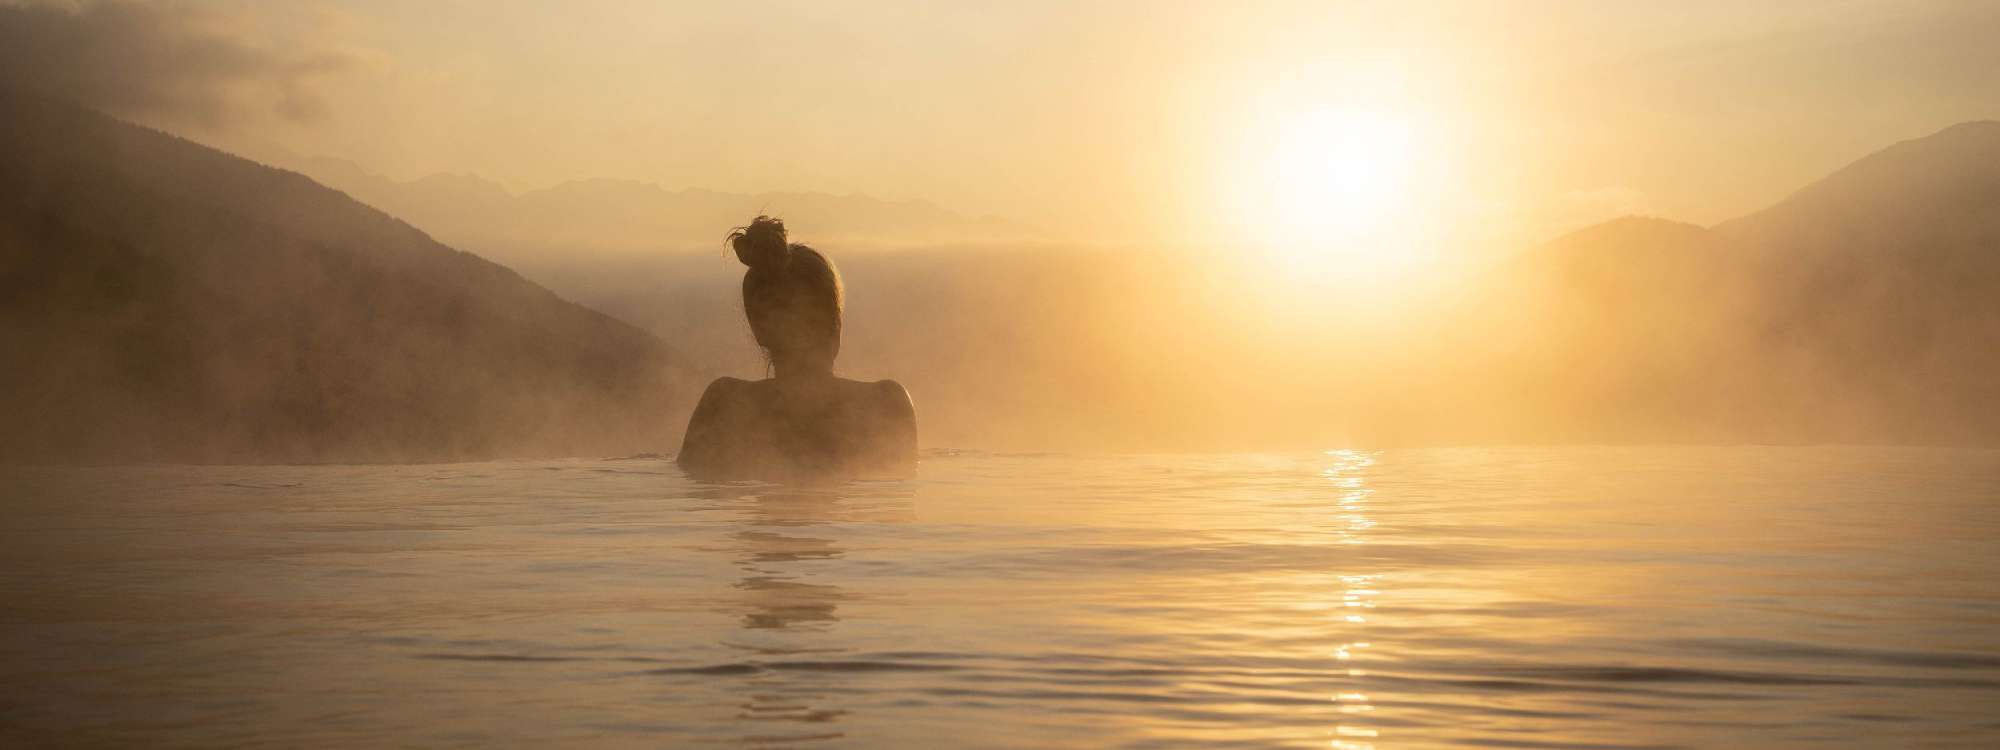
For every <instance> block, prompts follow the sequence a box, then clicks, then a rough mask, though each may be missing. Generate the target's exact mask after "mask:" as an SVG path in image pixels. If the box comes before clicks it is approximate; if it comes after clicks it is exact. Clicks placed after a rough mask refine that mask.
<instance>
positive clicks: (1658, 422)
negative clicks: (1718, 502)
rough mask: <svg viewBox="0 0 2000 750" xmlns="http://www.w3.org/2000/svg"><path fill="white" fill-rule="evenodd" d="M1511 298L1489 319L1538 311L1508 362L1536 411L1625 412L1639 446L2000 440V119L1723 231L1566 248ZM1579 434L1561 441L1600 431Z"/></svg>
mask: <svg viewBox="0 0 2000 750" xmlns="http://www.w3.org/2000/svg"><path fill="white" fill-rule="evenodd" d="M1498 289H1499V290H1500V292H1499V294H1500V296H1498V297H1495V298H1493V299H1492V300H1489V304H1490V305H1492V306H1493V307H1495V308H1499V307H1511V308H1513V309H1522V310H1532V309H1540V310H1542V313H1543V314H1542V315H1541V316H1540V317H1538V318H1535V319H1533V320H1531V321H1528V322H1519V321H1517V324H1518V325H1519V326H1520V327H1521V328H1522V329H1523V330H1529V331H1534V332H1535V334H1533V335H1529V336H1528V338H1530V339H1532V340H1530V341H1519V342H1517V344H1518V345H1519V346H1521V347H1523V348H1526V349H1529V350H1532V351H1534V352H1536V354H1535V355H1534V356H1532V357H1521V356H1510V355H1502V356H1498V357H1496V361H1497V362H1500V363H1502V364H1499V365H1497V367H1499V368H1500V370H1501V371H1504V372H1506V373H1508V377H1509V378H1511V379H1512V380H1510V381H1509V382H1511V383H1513V384H1514V386H1515V387H1517V388H1518V389H1519V390H1520V392H1523V393H1536V394H1543V393H1546V394H1548V396H1549V397H1548V399H1547V400H1546V401H1542V400H1531V401H1530V402H1528V403H1526V404H1524V407H1523V408H1524V411H1539V412H1542V413H1545V414H1561V413H1562V412H1563V411H1564V410H1565V409H1567V408H1570V407H1571V406H1573V405H1575V404H1579V403H1583V404H1617V405H1619V408H1620V409H1621V411H1622V418H1623V419H1628V420H1630V421H1632V422H1634V423H1635V424H1643V425H1644V426H1645V427H1646V429H1641V430H1634V431H1633V434H1632V435H1624V436H1623V437H1625V438H1627V439H1630V438H1632V437H1653V438H1658V437H1661V436H1677V437H1680V438H1685V439H1697V440H1706V439H1716V438H1718V437H1721V438H1730V437H1733V438H1735V439H1747V440H1776V441H1786V442H1789V441H1796V440H1809V441H1837V442H1940V441H1941V442H1996V441H2000V377H1996V373H2000V122H1992V121H1979V122H1969V123H1963V124H1959V125H1955V126H1952V127H1949V128H1946V129H1944V130H1941V131H1939V132H1937V133H1934V134H1932V135H1929V136H1926V137H1923V138H1917V139H1913V140H1908V141H1904V142H1901V143H1898V144H1895V145H1893V146H1890V147H1888V148H1885V149H1883V150H1881V151H1878V152H1876V153H1873V154H1870V155H1868V156H1866V157H1863V158H1861V159H1859V160H1857V161H1855V162H1853V163H1852V164H1850V165H1848V166H1846V167H1844V168H1842V169H1840V170H1837V171H1835V172H1834V173H1832V174H1830V175H1828V176H1827V177H1825V178H1823V179H1820V180H1818V181H1815V182H1814V183H1812V184H1810V185H1808V186H1806V187H1804V188H1802V189H1800V190H1798V191H1797V192H1795V193H1793V194H1792V195H1790V196H1789V197H1787V198H1785V199H1784V200H1781V201H1779V202H1778V203H1776V204H1774V205H1772V206H1771V207H1769V208H1766V209H1764V210H1761V211H1757V212H1754V213H1751V214H1748V215H1745V216H1743V217H1740V218H1737V219H1732V220H1729V221H1725V222H1722V223H1720V224H1717V225H1716V226H1714V227H1709V228H1702V227H1697V226H1694V225H1691V224H1681V223H1677V222H1671V221H1666V220H1661V219H1640V218H1625V219H1618V220H1614V221H1611V222H1607V223H1604V224H1599V225H1596V226H1593V227H1588V228H1585V229H1582V230H1579V231H1576V232H1572V233H1570V234H1568V235H1565V236H1563V237H1561V238H1558V239H1556V240H1554V241H1552V242H1550V243H1548V244H1546V245H1543V246H1541V247H1539V248H1537V249H1535V250H1533V251H1531V252H1529V253H1527V254H1525V255H1523V256H1522V257H1521V258H1519V259H1517V261H1516V263H1515V264H1513V266H1512V267H1510V268H1509V269H1508V270H1507V272H1506V274H1505V275H1504V276H1503V277H1502V278H1501V280H1500V283H1499V285H1498ZM1547 300H1561V301H1562V303H1563V304H1558V305H1546V304H1544V302H1546V301H1547ZM1491 333H1493V335H1496V336H1509V335H1510V334H1509V333H1504V332H1491ZM1478 335H1484V333H1482V334H1478ZM1606 347H1609V348H1610V349H1611V351H1613V352H1614V353H1612V354H1609V355H1607V354H1606V353H1605V350H1606ZM1552 365H1553V366H1555V367H1556V369H1555V370H1553V371H1552V370H1551V369H1550V368H1551V366H1552ZM1551 373H1555V374H1551ZM1521 418H1523V419H1525V418H1526V417H1525V416H1523V417H1521ZM1567 418H1568V419H1570V420H1572V421H1573V422H1574V424H1572V425H1570V427H1569V428H1567V432H1566V433H1565V434H1567V435H1571V436H1593V437H1594V436H1597V435H1600V434H1602V433H1600V432H1597V431H1593V430H1590V429H1585V426H1586V424H1587V423H1588V422H1589V415H1584V414H1572V415H1568V417H1567ZM1662 425H1672V427H1671V429H1665V430H1662V429H1659V428H1660V427H1661V426H1662Z"/></svg>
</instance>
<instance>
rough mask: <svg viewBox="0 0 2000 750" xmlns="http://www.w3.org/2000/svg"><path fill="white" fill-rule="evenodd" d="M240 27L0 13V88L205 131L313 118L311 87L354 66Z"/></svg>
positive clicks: (179, 19)
mask: <svg viewBox="0 0 2000 750" xmlns="http://www.w3.org/2000/svg"><path fill="white" fill-rule="evenodd" d="M242 21H243V19H241V18H235V17H231V16H229V15H227V14H225V13H224V12H223V11H222V10H221V9H218V8H216V7H215V6H194V5H188V4H181V3H177V2H175V3H138V2H130V1H129V0H86V1H85V2H81V3H49V2H42V3H30V4H0V86H7V87H11V88H16V89H24V90H29V91H35V92H40V93H43V94H47V95H52V96H57V97H61V98H65V99H71V100H75V101H78V102H80V103H82V104H85V105H88V106H92V107H96V108H98V109H102V110H104V111H106V112H110V113H113V114H116V115H120V116H125V117H134V118H142V119H164V120H168V121H180V122H191V123H195V124H199V125H204V126H210V127H216V126H227V125H230V124H232V123H236V122H239V121H241V120H243V119H246V118H256V117H264V116H272V115H275V116H278V117H282V118H285V119H287V120H293V121H305V120H314V119H317V118H320V117H322V116H323V115H324V114H325V111H326V107H325V105H324V104H323V103H322V101H321V99H320V97H319V96H318V93H317V90H318V84H319V83H320V82H322V81H323V80H325V79H326V78H327V77H329V76H333V75H338V74H341V73H343V72H345V71H348V70H350V69H352V68H354V67H355V66H356V65H357V63H358V62H359V59H358V58H357V57H356V56H355V55H354V54H352V53H349V52H345V51H342V50H340V49H339V48H338V47H335V46H333V45H330V44H325V43H321V41H320V40H311V39H308V40H286V41H287V43H286V44H282V45H281V44H275V43H273V41H272V40H270V39H267V38H264V36H263V35H260V34H258V33H257V31H256V29H255V28H254V27H253V26H252V25H251V24H247V23H243V22H242Z"/></svg>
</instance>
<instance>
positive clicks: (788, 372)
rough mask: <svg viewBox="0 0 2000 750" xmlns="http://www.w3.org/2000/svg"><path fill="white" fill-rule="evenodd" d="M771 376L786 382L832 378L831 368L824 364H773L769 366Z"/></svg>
mask: <svg viewBox="0 0 2000 750" xmlns="http://www.w3.org/2000/svg"><path fill="white" fill-rule="evenodd" d="M771 377H773V378H775V379H777V380H782V381H787V382H807V381H813V380H832V379H833V368H831V367H824V366H796V365H795V366H791V367H787V366H785V365H779V364H773V365H772V366H771Z"/></svg>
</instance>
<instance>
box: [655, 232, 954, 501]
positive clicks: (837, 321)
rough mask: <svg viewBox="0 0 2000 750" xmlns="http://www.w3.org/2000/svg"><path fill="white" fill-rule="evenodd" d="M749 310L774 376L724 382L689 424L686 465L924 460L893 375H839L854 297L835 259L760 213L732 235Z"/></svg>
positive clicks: (800, 472)
mask: <svg viewBox="0 0 2000 750" xmlns="http://www.w3.org/2000/svg"><path fill="white" fill-rule="evenodd" d="M729 242H730V245H731V246H732V247H734V248H735V250H736V257H737V258H738V259H740V260H742V261H743V264H744V265H746V266H749V268H750V270H749V271H747V272H745V273H744V275H743V312H744V315H745V316H746V317H748V318H749V322H750V332H751V334H752V335H753V336H755V337H756V339H757V345H758V346H760V347H762V348H763V350H764V353H765V356H766V357H767V358H768V359H769V361H770V365H771V369H772V370H773V371H774V373H775V375H774V377H771V378H768V379H765V380H758V381H748V380H740V379H737V378H720V379H718V380H716V381H715V382H714V383H711V384H709V386H708V390H707V392H705V393H703V394H702V397H701V403H700V404H699V405H697V406H696V407H695V410H694V415H693V416H692V417H690V418H689V419H688V428H687V435H686V437H685V438H684V439H683V441H682V445H681V453H680V457H679V461H680V464H681V466H682V467H684V468H685V469H686V470H687V471H688V472H689V473H690V474H694V475H696V476H699V477H702V478H760V479H773V478H793V477H804V476H883V475H906V474H908V473H909V472H910V471H911V470H912V469H914V468H915V465H916V460H917V420H916V412H915V410H914V409H913V408H912V406H911V404H910V395H909V393H908V392H907V391H905V390H903V386H901V385H899V384H897V383H896V382H895V381H893V380H882V381H877V382H873V383H863V382H859V381H854V380H847V379H844V378H838V377H835V376H834V375H833V360H834V357H835V356H837V355H838V354H839V352H840V328H841V315H842V312H843V307H844V294H845V293H844V290H843V289H842V286H841V283H840V273H839V272H838V271H836V270H835V269H834V267H833V262H832V261H830V260H828V259H827V258H826V256H824V255H821V254H820V253H819V251H817V250H814V249H812V248H810V247H806V246H805V245H793V244H789V243H787V242H786V240H785V225H784V223H783V222H780V221H778V220H777V219H772V218H769V217H765V216H759V217H757V220H756V221H753V222H751V223H750V226H748V227H745V228H743V229H740V230H737V231H736V232H734V233H732V234H730V236H729Z"/></svg>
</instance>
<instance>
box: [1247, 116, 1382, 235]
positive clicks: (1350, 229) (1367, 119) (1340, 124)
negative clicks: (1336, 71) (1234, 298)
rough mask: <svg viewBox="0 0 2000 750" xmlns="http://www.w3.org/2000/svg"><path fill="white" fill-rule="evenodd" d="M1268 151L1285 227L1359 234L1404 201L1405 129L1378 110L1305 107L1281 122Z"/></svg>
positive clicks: (1376, 227)
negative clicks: (1313, 109)
mask: <svg viewBox="0 0 2000 750" xmlns="http://www.w3.org/2000/svg"><path fill="white" fill-rule="evenodd" d="M1271 159H1272V163H1271V165H1270V167H1269V169H1270V174H1269V178H1268V179H1269V180H1270V183H1271V189H1272V190H1273V192H1274V193H1275V194H1274V195H1273V196H1272V199H1273V201H1272V203H1273V205H1272V208H1273V209H1274V210H1275V211H1276V212H1277V221H1278V223H1279V225H1280V226H1283V227H1284V228H1285V229H1286V230H1288V232H1287V233H1288V234H1291V235H1292V236H1294V237H1298V236H1307V235H1310V236H1319V237H1323V238H1325V239H1329V240H1343V239H1349V240H1351V239H1362V238H1366V237H1367V236H1368V235H1372V234H1376V233H1378V232H1379V231H1380V230H1382V229H1384V228H1385V227H1386V225H1387V224H1389V223H1390V222H1391V220H1392V219H1393V218H1394V215H1395V214H1397V213H1400V209H1402V208H1403V207H1404V206H1403V205H1402V204H1403V203H1404V202H1405V199H1406V198H1407V195H1406V193H1407V192H1408V188H1409V181H1410V162H1411V154H1410V132H1409V128H1408V127H1407V126H1406V125H1404V124H1403V123H1401V122H1398V121H1396V120H1394V119H1393V118H1390V117H1386V116H1382V115H1376V114H1362V113H1353V112H1339V111H1332V110H1321V111H1315V112H1308V113H1305V114H1301V115H1298V116H1295V117H1293V118H1292V119H1291V120H1289V121H1287V122H1285V123H1283V124H1282V125H1281V126H1280V128H1279V130H1278V133H1277V138H1276V141H1275V143H1274V144H1273V147H1272V152H1271Z"/></svg>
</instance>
